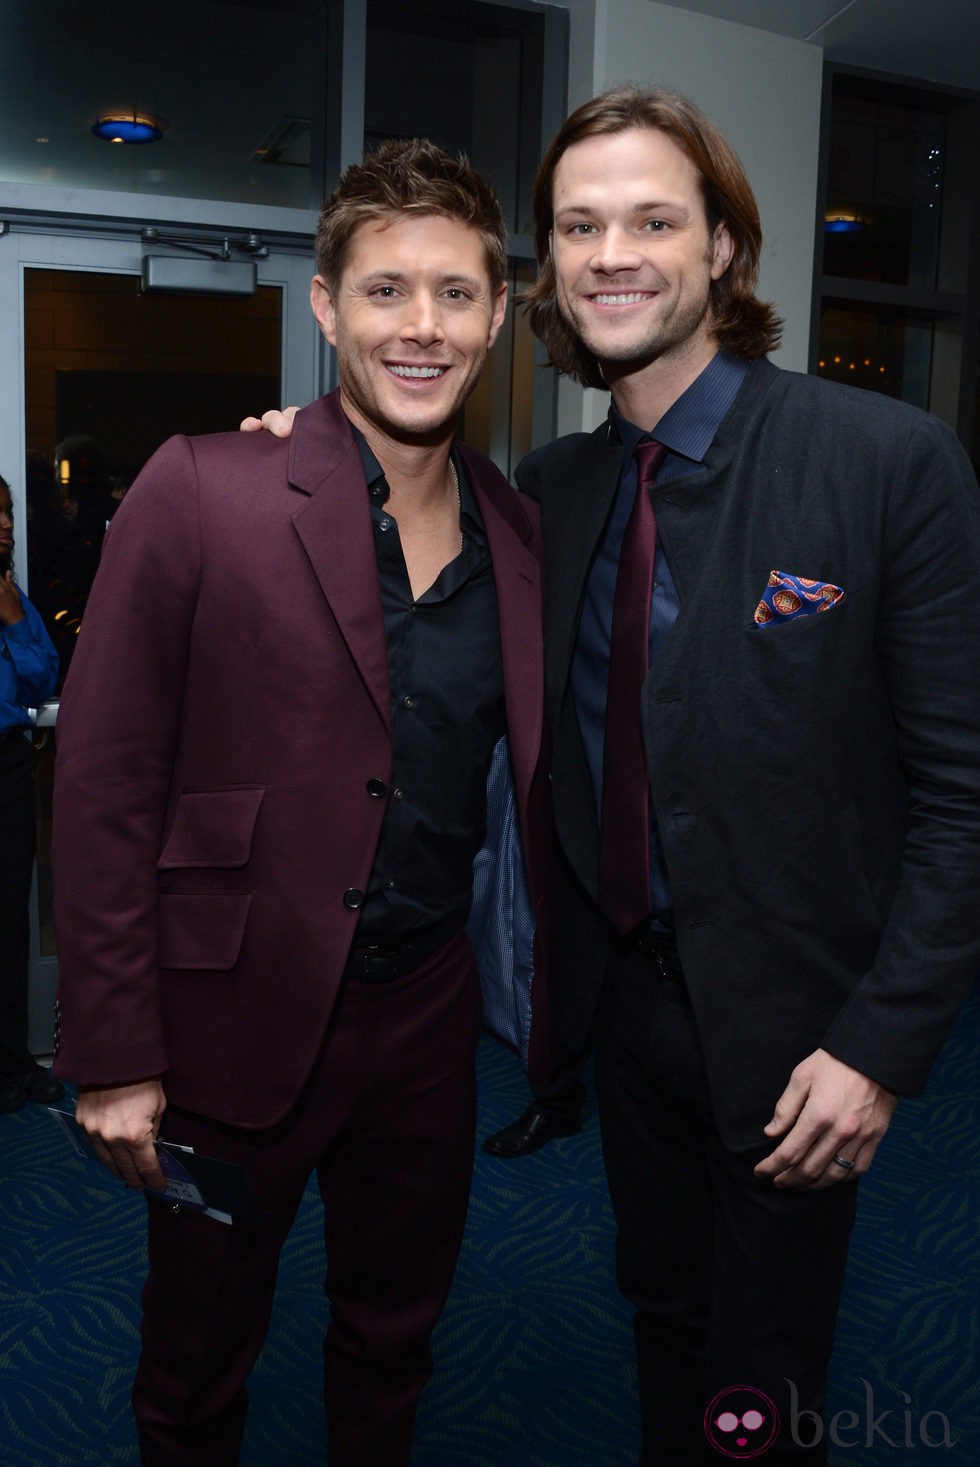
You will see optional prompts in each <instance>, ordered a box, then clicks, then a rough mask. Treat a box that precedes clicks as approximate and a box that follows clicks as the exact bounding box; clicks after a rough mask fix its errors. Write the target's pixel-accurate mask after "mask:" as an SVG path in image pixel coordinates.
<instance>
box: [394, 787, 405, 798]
mask: <svg viewBox="0 0 980 1467" xmlns="http://www.w3.org/2000/svg"><path fill="white" fill-rule="evenodd" d="M391 798H392V799H393V800H403V799H404V798H405V791H404V790H403V789H402V788H401V787H400V786H399V787H398V788H397V789H393V790H392V792H391Z"/></svg>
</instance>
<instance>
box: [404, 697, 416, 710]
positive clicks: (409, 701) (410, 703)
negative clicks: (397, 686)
mask: <svg viewBox="0 0 980 1467" xmlns="http://www.w3.org/2000/svg"><path fill="white" fill-rule="evenodd" d="M402 707H403V708H414V707H415V699H414V698H412V697H411V696H409V697H407V698H403V699H402Z"/></svg>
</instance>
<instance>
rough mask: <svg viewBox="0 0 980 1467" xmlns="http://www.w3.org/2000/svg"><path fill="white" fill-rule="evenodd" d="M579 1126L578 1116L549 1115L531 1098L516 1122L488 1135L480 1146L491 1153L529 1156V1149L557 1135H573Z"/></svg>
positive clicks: (537, 1146) (534, 1149)
mask: <svg viewBox="0 0 980 1467" xmlns="http://www.w3.org/2000/svg"><path fill="white" fill-rule="evenodd" d="M581 1129H582V1117H581V1115H578V1114H576V1115H565V1116H555V1115H549V1114H548V1113H547V1111H543V1110H540V1109H539V1108H538V1105H537V1103H536V1102H534V1101H532V1102H531V1104H530V1105H529V1106H528V1108H527V1110H526V1111H525V1112H524V1114H523V1115H520V1116H518V1118H517V1120H516V1121H511V1123H510V1125H509V1126H505V1127H504V1129H503V1130H502V1131H497V1132H496V1134H495V1135H493V1136H488V1137H487V1139H486V1140H485V1141H484V1143H483V1149H484V1151H489V1153H490V1155H491V1156H508V1157H510V1156H530V1154H531V1152H532V1151H537V1150H538V1148H539V1147H541V1146H544V1145H545V1144H546V1142H548V1141H553V1140H554V1139H555V1137H556V1136H574V1135H575V1133H576V1132H577V1131H581Z"/></svg>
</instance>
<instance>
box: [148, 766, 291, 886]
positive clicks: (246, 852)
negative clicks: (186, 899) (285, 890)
mask: <svg viewBox="0 0 980 1467" xmlns="http://www.w3.org/2000/svg"><path fill="white" fill-rule="evenodd" d="M264 794H265V789H264V788H263V787H262V786H261V785H253V786H251V787H242V788H240V789H225V790H188V791H187V792H186V793H184V794H182V795H181V796H180V798H179V799H178V801H177V810H176V812H175V814H174V823H173V825H172V827H171V830H170V834H169V836H168V837H167V841H166V844H165V845H164V848H163V850H162V852H161V853H160V858H159V860H158V861H157V867H158V869H159V870H161V871H168V870H170V869H171V868H172V867H175V866H218V867H221V866H225V867H235V866H244V865H245V863H246V862H247V861H248V858H249V856H250V854H251V851H252V832H253V831H254V829H255V820H256V817H257V815H258V813H259V806H260V805H261V803H262V796H263V795H264Z"/></svg>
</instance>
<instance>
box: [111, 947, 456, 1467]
mask: <svg viewBox="0 0 980 1467" xmlns="http://www.w3.org/2000/svg"><path fill="white" fill-rule="evenodd" d="M480 1025H481V999H480V990H479V981H478V978H477V974H476V968H475V964H474V962H473V957H472V954H471V952H470V948H469V944H468V943H467V941H466V937H465V934H464V933H463V932H460V933H459V934H458V935H457V936H456V937H454V938H453V939H452V940H451V941H450V942H449V943H448V944H447V945H446V946H445V947H444V948H442V949H441V950H440V951H439V952H438V953H436V954H434V955H433V956H432V957H430V958H428V959H426V961H425V962H424V963H423V964H422V965H421V966H420V967H419V968H417V969H416V970H415V971H414V972H413V973H410V974H408V975H406V976H405V977H404V978H400V979H396V980H395V981H394V982H391V983H385V984H363V983H359V982H356V981H348V982H345V984H344V987H343V989H342V992H341V995H340V997H339V999H338V1001H337V1005H336V1008H335V1011H334V1014H333V1017H332V1019H331V1024H330V1029H329V1032H328V1035H327V1038H326V1040H325V1043H324V1046H323V1050H322V1053H321V1055H320V1058H319V1061H318V1063H317V1066H316V1068H315V1070H314V1073H313V1074H312V1075H311V1077H310V1079H309V1082H308V1085H307V1087H306V1089H305V1091H304V1093H303V1095H302V1097H301V1099H300V1101H299V1103H298V1104H297V1105H296V1107H295V1109H294V1110H293V1111H292V1112H291V1113H290V1115H289V1116H288V1117H287V1118H286V1120H284V1121H283V1122H281V1123H280V1124H279V1125H277V1126H275V1127H274V1128H273V1129H271V1130H268V1131H260V1132H249V1131H243V1130H239V1129H236V1128H232V1127H228V1126H222V1125H216V1124H215V1123H213V1122H211V1121H208V1120H206V1119H203V1118H201V1117H199V1116H194V1115H190V1114H189V1113H187V1112H181V1111H178V1110H177V1109H176V1108H172V1109H171V1110H169V1111H168V1112H167V1115H166V1117H165V1122H164V1133H165V1139H167V1140H170V1141H175V1142H179V1143H181V1144H184V1145H191V1146H193V1147H194V1148H195V1150H196V1151H198V1152H199V1153H201V1154H202V1155H210V1156H215V1157H220V1158H222V1159H224V1160H227V1161H232V1162H238V1163H240V1164H241V1165H242V1166H243V1167H244V1169H245V1172H246V1175H247V1179H248V1185H249V1189H250V1191H251V1193H252V1196H253V1198H254V1200H255V1204H256V1214H257V1216H256V1220H255V1221H254V1222H250V1223H236V1224H235V1225H234V1226H232V1227H228V1226H225V1225H223V1224H222V1223H220V1222H217V1221H215V1220H213V1219H211V1218H207V1217H204V1216H202V1215H201V1214H195V1213H193V1212H189V1211H184V1212H180V1213H177V1214H175V1213H173V1212H172V1211H171V1210H170V1209H169V1208H168V1207H167V1206H166V1204H160V1203H158V1202H156V1201H154V1200H153V1199H148V1201H147V1208H148V1214H149V1259H150V1271H149V1276H148V1279H147V1283H146V1288H145V1290H144V1294H143V1326H142V1339H143V1351H142V1355H141V1358H140V1363H139V1368H138V1371H137V1375H136V1381H135V1385H134V1388H133V1407H134V1411H135V1414H136V1419H137V1425H138V1430H139V1440H140V1452H141V1461H142V1462H143V1464H144V1467H233V1464H235V1463H237V1461H238V1456H239V1451H240V1447H241V1441H242V1436H243V1433H244V1427H245V1414H246V1409H247V1394H246V1389H245V1381H246V1377H247V1376H248V1373H249V1371H250V1370H251V1368H252V1366H253V1364H254V1363H255V1360H256V1359H257V1357H258V1354H259V1351H260V1349H261V1347H262V1342H263V1339H264V1337H265V1333H266V1330H267V1328H268V1324H269V1317H270V1314H271V1311H272V1302H273V1295H274V1292H275V1284H276V1270H277V1266H278V1261H279V1253H280V1250H281V1248H282V1245H283V1242H284V1241H285V1238H286V1234H287V1233H288V1231H289V1228H290V1226H291V1224H292V1222H293V1219H294V1218H295V1216H296V1212H297V1209H298V1207H299V1204H300V1200H301V1198H302V1195H303V1191H304V1188H305V1186H306V1183H307V1180H308V1179H309V1177H310V1174H311V1172H314V1171H315V1172H316V1176H317V1181H318V1183H319V1189H320V1194H321V1197H322V1199H323V1206H324V1238H325V1243H326V1257H327V1265H326V1280H325V1288H326V1293H327V1297H328V1299H329V1304H330V1323H329V1327H328V1329H327V1333H326V1337H325V1339H324V1399H325V1404H326V1411H327V1432H328V1445H329V1460H330V1464H331V1467H409V1462H410V1460H411V1439H412V1427H413V1423H414V1418H415V1408H416V1404H417V1401H418V1397H419V1394H420V1392H421V1390H422V1387H423V1385H424V1384H425V1382H426V1380H427V1379H428V1377H429V1375H430V1374H431V1370H432V1360H431V1355H430V1351H429V1338H430V1335H431V1333H432V1329H433V1327H434V1325H435V1323H436V1320H437V1319H438V1317H439V1313H440V1311H441V1309H442V1307H443V1304H444V1303H445V1300H446V1296H447V1294H448V1292H449V1287H450V1284H451V1282H452V1277H453V1272H454V1269H455V1266H456V1260H457V1257H458V1254H459V1249H460V1244H461V1242H462V1237H463V1226H464V1223H465V1218H466V1207H467V1201H468V1196H469V1187H470V1180H471V1175H472V1170H473V1153H474V1142H475V1127H476V1081H475V1064H474V1060H475V1051H476V1043H477V1039H478V1037H479V1033H480Z"/></svg>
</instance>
